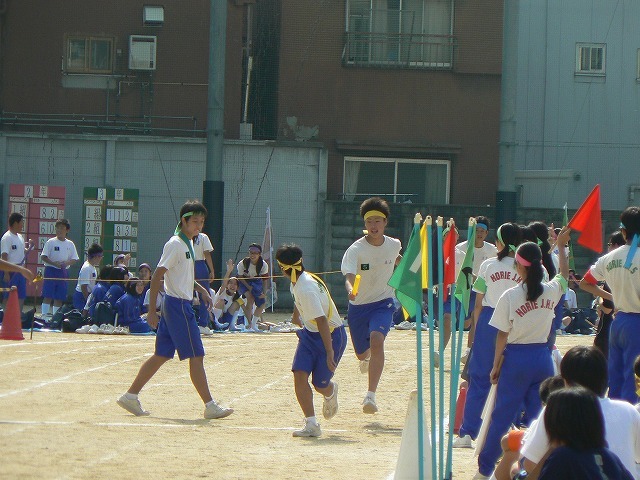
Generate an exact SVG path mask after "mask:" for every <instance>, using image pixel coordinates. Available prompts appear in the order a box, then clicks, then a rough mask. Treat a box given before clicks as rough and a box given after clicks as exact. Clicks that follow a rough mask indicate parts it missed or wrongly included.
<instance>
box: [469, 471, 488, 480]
mask: <svg viewBox="0 0 640 480" xmlns="http://www.w3.org/2000/svg"><path fill="white" fill-rule="evenodd" d="M489 478H491V477H487V476H486V475H483V474H481V473H480V472H476V474H475V475H474V476H473V478H472V479H471V480H488V479H489Z"/></svg>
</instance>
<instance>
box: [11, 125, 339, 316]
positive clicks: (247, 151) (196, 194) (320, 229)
mask: <svg viewBox="0 0 640 480" xmlns="http://www.w3.org/2000/svg"><path fill="white" fill-rule="evenodd" d="M224 155H225V158H224V163H223V164H224V167H223V181H224V183H225V199H224V201H225V207H224V225H223V232H224V240H223V245H222V247H220V246H215V247H216V248H222V258H223V263H226V259H228V258H231V259H233V260H235V261H239V260H240V259H241V258H243V257H244V256H246V252H247V249H248V246H249V244H250V243H252V242H258V243H262V240H263V236H264V229H265V223H266V209H267V207H268V206H270V207H271V222H272V229H273V244H274V246H275V248H277V246H278V245H280V244H282V243H285V242H286V243H291V242H293V243H296V244H298V245H300V246H301V247H302V249H303V251H304V256H305V257H304V258H305V265H307V266H308V268H309V269H310V270H312V271H318V270H319V269H320V268H321V265H322V251H323V244H324V236H325V230H326V229H325V226H324V221H325V212H324V206H325V204H324V201H325V199H326V182H327V179H326V171H327V153H326V149H324V148H323V147H322V146H321V145H318V144H307V145H300V144H298V143H294V144H274V143H273V142H258V141H247V142H243V141H240V140H235V141H234V140H229V141H227V142H226V143H225V149H224ZM205 159H206V142H205V140H204V139H173V138H166V137H139V136H126V137H125V136H120V137H117V136H106V135H103V136H98V135H59V134H45V135H43V134H26V133H16V134H0V184H1V185H2V186H3V189H2V191H3V192H4V196H3V198H2V207H1V208H0V211H2V212H4V213H3V214H2V218H4V221H3V222H2V223H3V226H4V227H5V228H6V218H7V217H8V214H7V205H8V192H9V185H10V184H40V185H50V186H64V187H66V211H65V215H66V217H67V218H68V219H69V221H70V223H71V232H70V234H69V238H71V239H72V240H73V241H74V242H75V243H76V246H77V247H78V250H79V253H80V254H81V250H82V243H81V239H82V228H83V225H84V218H83V188H84V187H105V186H109V187H116V188H135V189H139V192H140V198H139V203H138V212H139V222H138V230H139V233H138V238H137V240H138V263H141V262H147V263H149V264H151V265H155V264H156V263H157V262H158V260H159V259H160V255H161V253H162V247H163V245H164V243H165V242H166V241H167V239H168V238H169V237H170V236H171V235H172V234H173V230H174V228H175V225H176V223H177V218H178V211H179V209H180V207H181V206H182V204H183V203H184V202H185V201H186V200H189V199H194V198H196V199H198V198H202V182H203V179H204V175H205ZM34 240H35V239H34ZM274 251H275V250H274ZM77 267H79V266H77ZM73 273H77V268H76V270H75V271H74V272H73ZM73 273H72V276H73ZM276 273H277V274H279V270H278V269H277V268H276ZM216 274H217V275H218V277H221V276H222V275H223V274H224V272H223V271H222V272H220V271H219V272H216ZM280 287H281V288H282V289H284V290H283V295H282V298H283V302H286V300H285V299H286V298H287V292H288V283H287V282H280ZM285 304H286V303H285ZM280 305H281V304H279V305H278V306H280Z"/></svg>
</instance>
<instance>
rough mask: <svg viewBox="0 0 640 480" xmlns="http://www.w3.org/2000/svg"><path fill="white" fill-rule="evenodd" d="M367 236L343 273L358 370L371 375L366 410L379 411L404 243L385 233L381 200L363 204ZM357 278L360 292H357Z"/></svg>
mask: <svg viewBox="0 0 640 480" xmlns="http://www.w3.org/2000/svg"><path fill="white" fill-rule="evenodd" d="M360 215H361V216H362V218H363V220H364V225H365V228H366V230H365V231H364V232H365V236H364V237H361V238H359V239H358V240H356V241H355V242H354V243H353V244H352V245H351V246H350V247H349V248H348V249H347V251H346V252H345V253H344V256H343V257H342V268H341V269H342V274H343V275H344V276H345V288H346V290H347V294H348V295H349V310H348V313H347V318H348V322H349V332H350V334H351V342H352V343H353V348H354V350H355V352H356V356H357V357H358V359H359V360H360V372H361V373H363V374H367V373H368V376H369V390H368V391H367V394H366V395H365V397H364V400H363V402H362V411H363V412H364V413H368V414H373V413H376V412H377V411H378V406H377V405H376V397H375V392H376V389H377V388H378V383H379V382H380V377H381V376H382V370H383V369H384V341H385V338H386V336H387V333H389V329H390V328H391V325H392V324H393V312H394V311H395V307H394V301H393V298H394V290H393V288H392V287H390V286H389V284H388V282H389V279H390V278H391V275H392V274H393V269H394V268H395V266H396V265H397V264H398V263H399V262H400V259H401V258H402V257H401V256H400V248H401V243H400V240H398V239H397V238H391V237H388V236H386V235H385V234H384V229H385V227H386V226H387V222H388V219H389V215H390V210H389V205H387V202H386V201H385V200H383V199H382V198H379V197H373V198H369V199H367V200H365V201H364V202H362V205H360ZM356 275H360V278H361V280H360V288H359V290H358V292H357V295H355V294H354V292H353V285H354V282H355V278H356Z"/></svg>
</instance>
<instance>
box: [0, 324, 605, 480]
mask: <svg viewBox="0 0 640 480" xmlns="http://www.w3.org/2000/svg"><path fill="white" fill-rule="evenodd" d="M285 318H288V315H284V314H268V315H267V316H266V318H265V320H268V321H273V322H278V321H283V320H284V319H285ZM425 333H426V332H425ZM25 336H26V337H27V339H26V340H24V341H19V342H15V341H7V340H0V448H1V450H0V458H1V459H0V478H3V479H54V478H55V479H88V478H90V479H95V480H97V479H121V478H122V479H124V478H134V479H135V478H143V479H146V478H152V479H156V480H160V479H178V478H215V479H257V478H270V479H293V478H303V479H305V480H312V479H321V478H322V479H327V478H328V479H343V478H350V479H387V478H390V477H392V475H393V472H394V470H395V468H396V463H397V459H398V454H399V450H400V440H401V436H402V429H403V427H404V421H405V416H406V412H407V406H408V403H407V402H408V398H409V393H410V392H411V390H412V389H414V388H415V387H416V360H415V358H416V332H412V331H392V332H391V333H390V334H389V337H388V340H387V342H386V346H387V347H386V351H387V363H386V368H385V372H384V374H383V377H382V381H381V383H380V387H379V389H378V393H377V401H378V406H379V408H380V411H379V413H377V414H376V415H371V416H370V415H365V414H363V413H362V410H361V405H360V402H361V401H362V398H363V396H364V393H365V392H366V378H365V376H364V375H361V374H360V373H359V370H358V362H357V360H356V358H355V356H354V354H353V349H352V347H351V345H350V344H349V345H348V347H347V351H346V352H345V355H344V357H343V359H342V362H341V363H340V366H339V367H338V371H337V373H336V377H335V378H336V380H337V382H338V383H339V384H340V399H339V403H340V411H339V413H338V415H337V416H336V417H334V418H333V419H332V420H330V421H327V420H324V419H323V418H322V413H321V399H320V398H319V396H318V395H316V396H315V405H316V410H317V413H318V416H319V420H320V423H321V426H322V429H323V435H322V437H320V438H317V439H299V438H293V437H292V436H291V432H292V431H293V430H294V429H297V428H299V427H300V426H301V425H302V414H301V411H300V408H299V406H298V404H297V402H296V399H295V396H294V392H293V381H292V375H291V372H290V367H291V359H292V356H293V351H294V348H295V345H296V341H297V340H296V336H295V334H291V333H272V334H245V333H242V334H218V335H214V336H212V337H207V338H204V343H205V349H206V352H207V356H206V358H205V366H206V368H207V374H208V377H209V383H210V385H211V389H212V393H213V395H214V397H215V398H216V399H218V400H220V401H221V402H222V403H223V404H227V405H230V406H232V407H233V408H235V413H234V414H233V415H231V416H230V417H228V418H226V419H223V420H205V419H203V418H202V412H203V405H202V402H201V401H200V399H199V398H198V396H197V394H196V392H195V390H194V388H193V386H192V385H191V382H190V379H189V373H188V365H187V364H186V363H185V362H179V361H178V360H174V361H172V362H168V363H167V364H166V365H165V366H164V367H163V369H161V370H160V372H158V374H157V375H156V376H155V377H154V378H153V379H152V381H151V383H150V384H149V385H147V387H146V388H145V389H144V390H143V391H142V394H141V395H140V399H141V401H142V404H143V406H144V407H145V408H146V409H147V410H150V411H151V416H149V417H134V416H132V415H130V414H129V413H127V412H126V411H124V410H122V409H121V408H120V407H118V406H117V405H116V403H115V400H116V399H117V398H118V397H119V396H120V395H121V394H122V393H123V392H124V391H126V389H127V388H128V386H129V384H130V383H131V381H132V380H133V378H134V376H135V374H136V373H137V371H138V368H139V366H140V364H141V363H142V362H143V361H144V360H145V359H146V358H147V357H148V356H149V355H150V354H151V352H152V351H153V342H154V337H139V336H131V335H129V336H110V335H79V334H62V333H45V332H35V333H34V335H33V340H29V339H28V336H29V334H28V333H25ZM423 339H424V340H425V348H426V345H427V344H426V342H427V341H428V335H427V334H425V335H423ZM592 341H593V338H592V337H581V336H570V335H567V336H563V337H559V339H558V346H559V348H560V350H561V351H566V350H567V349H568V348H569V347H570V346H573V345H577V344H590V343H591V342H592ZM425 362H426V355H425ZM447 364H448V361H447ZM425 365H426V363H425ZM425 372H426V373H425V378H424V381H425V398H426V400H427V401H428V378H429V377H428V368H426V369H425ZM445 372H446V373H447V378H448V369H445ZM447 383H448V380H447ZM447 396H448V392H447ZM428 412H429V409H428V406H427V408H426V415H427V417H428V415H429V413H428ZM445 438H446V437H445ZM476 468H477V466H476V459H475V458H474V457H473V451H472V450H454V460H453V472H454V477H455V478H461V479H470V478H471V477H472V476H473V474H474V473H475V471H476Z"/></svg>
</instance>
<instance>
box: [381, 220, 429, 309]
mask: <svg viewBox="0 0 640 480" xmlns="http://www.w3.org/2000/svg"><path fill="white" fill-rule="evenodd" d="M389 285H390V286H392V287H393V288H395V289H396V298H397V299H398V301H399V302H400V304H401V305H402V306H403V307H404V309H405V310H406V311H407V313H408V314H409V316H410V317H415V316H416V315H417V314H419V313H421V312H422V252H421V249H420V223H414V225H413V231H412V232H411V237H410V238H409V243H408V244H407V248H406V250H405V252H404V255H403V256H402V260H401V261H400V265H398V267H397V268H396V269H395V271H394V272H393V275H391V278H390V279H389Z"/></svg>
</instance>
